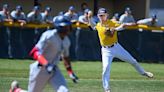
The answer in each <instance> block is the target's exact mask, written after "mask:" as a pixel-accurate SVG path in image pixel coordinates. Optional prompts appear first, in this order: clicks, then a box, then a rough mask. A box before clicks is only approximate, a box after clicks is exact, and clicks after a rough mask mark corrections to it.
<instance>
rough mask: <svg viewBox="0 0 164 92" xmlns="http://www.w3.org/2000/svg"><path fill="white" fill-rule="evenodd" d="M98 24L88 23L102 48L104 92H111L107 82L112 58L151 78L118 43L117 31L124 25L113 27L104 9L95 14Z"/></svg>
mask: <svg viewBox="0 0 164 92" xmlns="http://www.w3.org/2000/svg"><path fill="white" fill-rule="evenodd" d="M97 16H98V18H99V20H100V22H99V23H97V24H96V25H94V24H93V23H92V21H90V25H91V27H92V28H93V29H96V30H97V31H98V36H99V39H100V44H101V46H102V48H101V52H102V66H103V72H102V83H103V88H104V90H105V92H111V89H110V85H109V81H110V70H111V63H112V60H113V58H114V57H116V58H119V59H120V60H123V61H126V62H128V63H130V64H131V65H132V66H133V67H134V68H135V69H136V70H137V71H138V72H139V73H140V74H141V75H144V76H147V77H149V78H152V77H153V74H152V73H151V72H146V71H145V70H144V69H143V68H142V67H141V66H140V65H139V63H138V62H137V61H136V59H134V58H133V57H132V56H131V55H130V54H129V53H128V52H127V51H126V50H125V49H124V48H123V47H122V46H121V45H120V44H119V43H118V37H117V31H119V30H122V29H123V28H124V27H125V26H126V24H122V25H120V26H119V27H115V26H116V24H115V23H114V22H112V21H111V20H109V19H108V13H107V11H106V9H105V8H100V9H99V10H98V14H97Z"/></svg>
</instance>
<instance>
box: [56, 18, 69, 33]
mask: <svg viewBox="0 0 164 92" xmlns="http://www.w3.org/2000/svg"><path fill="white" fill-rule="evenodd" d="M71 24H72V23H71V22H70V21H69V20H68V18H67V17H66V16H64V15H60V16H57V18H56V19H55V21H54V26H55V28H56V29H57V30H58V31H59V32H63V31H67V30H63V27H65V26H71Z"/></svg>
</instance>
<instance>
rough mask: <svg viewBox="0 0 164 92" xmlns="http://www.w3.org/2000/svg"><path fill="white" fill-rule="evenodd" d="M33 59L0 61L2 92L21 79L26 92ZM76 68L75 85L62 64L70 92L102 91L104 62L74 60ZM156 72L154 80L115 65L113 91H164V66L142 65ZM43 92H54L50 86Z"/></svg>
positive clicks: (112, 74) (125, 64)
mask: <svg viewBox="0 0 164 92" xmlns="http://www.w3.org/2000/svg"><path fill="white" fill-rule="evenodd" d="M30 63H32V61H31V60H8V59H0V92H8V90H9V88H10V83H11V81H12V80H18V81H19V82H20V86H21V87H22V88H23V89H27V85H28V72H29V64H30ZM72 64H73V69H74V71H75V72H76V74H77V75H78V77H79V78H80V80H79V83H78V84H74V83H73V82H72V81H71V80H70V79H69V77H68V75H67V73H66V71H65V68H64V66H63V63H62V62H61V63H60V64H59V66H60V68H61V70H62V72H63V74H64V76H65V77H66V79H67V81H68V86H69V89H70V92H103V89H102V85H101V71H102V66H101V62H99V61H97V62H93V61H91V62H83V61H74V62H73V63H72ZM141 65H142V66H143V67H144V68H145V69H146V70H149V71H151V72H153V73H154V75H155V77H154V78H153V79H148V78H146V77H143V76H141V75H139V74H138V73H137V72H136V71H135V69H134V68H133V67H132V66H131V65H129V64H128V63H124V62H113V64H112V71H111V89H112V92H164V65H163V64H146V63H141ZM44 92H54V91H53V89H52V88H51V87H50V86H49V85H47V86H46V88H45V89H44Z"/></svg>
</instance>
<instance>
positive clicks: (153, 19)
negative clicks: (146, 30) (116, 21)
mask: <svg viewBox="0 0 164 92" xmlns="http://www.w3.org/2000/svg"><path fill="white" fill-rule="evenodd" d="M137 24H141V25H142V24H145V25H148V26H157V24H158V19H157V16H156V14H154V15H152V16H151V17H150V18H145V19H141V20H138V21H137Z"/></svg>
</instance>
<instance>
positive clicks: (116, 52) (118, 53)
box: [101, 43, 145, 90]
mask: <svg viewBox="0 0 164 92" xmlns="http://www.w3.org/2000/svg"><path fill="white" fill-rule="evenodd" d="M101 53H102V66H103V72H102V82H103V88H104V90H108V89H110V86H109V84H110V71H111V64H112V61H113V58H114V57H116V58H119V59H120V60H122V61H126V62H128V63H130V64H131V65H132V66H133V67H134V68H135V69H136V70H137V71H138V72H139V73H140V74H144V73H145V71H144V69H143V68H142V67H141V66H140V65H139V63H138V62H137V61H136V59H134V58H133V57H132V56H131V55H130V54H129V53H128V52H127V51H126V50H125V49H124V48H123V47H122V46H121V45H120V44H119V43H115V44H114V46H113V47H111V48H107V47H106V48H105V47H102V48H101Z"/></svg>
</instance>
